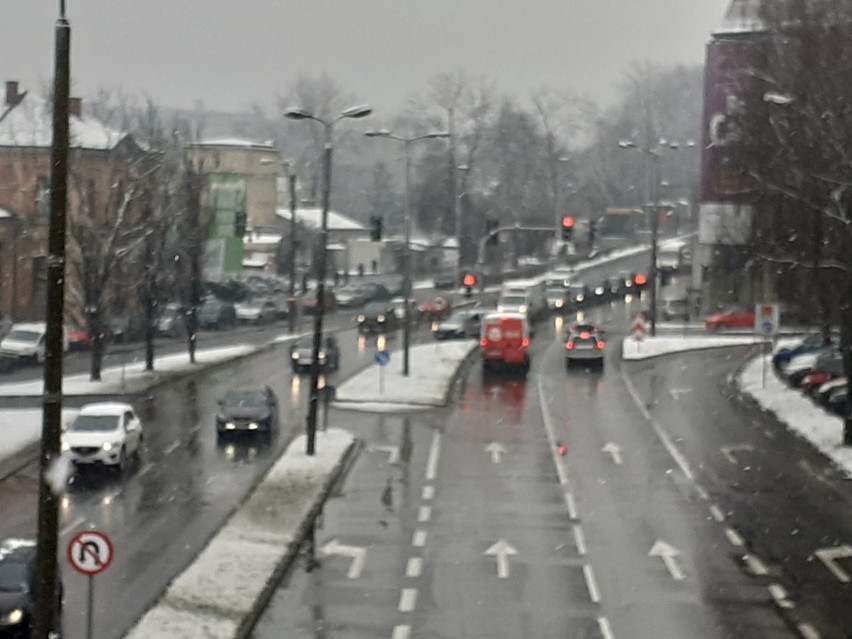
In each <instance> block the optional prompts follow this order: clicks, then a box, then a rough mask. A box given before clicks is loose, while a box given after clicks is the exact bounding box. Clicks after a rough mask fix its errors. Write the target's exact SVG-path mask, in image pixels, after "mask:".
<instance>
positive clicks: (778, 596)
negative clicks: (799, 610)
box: [769, 584, 796, 609]
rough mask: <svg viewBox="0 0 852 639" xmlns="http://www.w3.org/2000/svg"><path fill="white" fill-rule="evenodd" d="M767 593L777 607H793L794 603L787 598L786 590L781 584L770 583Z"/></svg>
mask: <svg viewBox="0 0 852 639" xmlns="http://www.w3.org/2000/svg"><path fill="white" fill-rule="evenodd" d="M769 595H770V596H771V597H772V600H773V601H774V602H775V604H776V605H777V606H778V607H779V608H788V609H790V608H795V607H796V604H794V603H793V602H792V601H790V600H789V599H788V598H787V591H786V590H785V589H784V586H782V585H781V584H770V585H769Z"/></svg>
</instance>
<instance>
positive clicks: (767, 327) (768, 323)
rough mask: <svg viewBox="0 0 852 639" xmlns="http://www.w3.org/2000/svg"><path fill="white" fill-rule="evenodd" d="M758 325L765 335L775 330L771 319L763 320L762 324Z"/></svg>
mask: <svg viewBox="0 0 852 639" xmlns="http://www.w3.org/2000/svg"><path fill="white" fill-rule="evenodd" d="M760 327H761V328H762V329H763V332H764V333H765V334H766V335H771V334H772V333H773V332H774V331H775V324H773V323H772V320H771V319H765V320H763V324H761V325H760Z"/></svg>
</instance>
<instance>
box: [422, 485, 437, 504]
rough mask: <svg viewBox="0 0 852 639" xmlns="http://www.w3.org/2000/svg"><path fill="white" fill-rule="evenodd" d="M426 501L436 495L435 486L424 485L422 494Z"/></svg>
mask: <svg viewBox="0 0 852 639" xmlns="http://www.w3.org/2000/svg"><path fill="white" fill-rule="evenodd" d="M420 496H421V497H422V498H423V500H424V501H429V500H430V499H432V498H433V497H434V496H435V487H434V486H423V492H422V493H421V494H420Z"/></svg>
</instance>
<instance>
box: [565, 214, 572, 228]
mask: <svg viewBox="0 0 852 639" xmlns="http://www.w3.org/2000/svg"><path fill="white" fill-rule="evenodd" d="M562 228H564V229H570V228H574V218H573V217H571V216H570V215H566V216H565V217H563V218H562Z"/></svg>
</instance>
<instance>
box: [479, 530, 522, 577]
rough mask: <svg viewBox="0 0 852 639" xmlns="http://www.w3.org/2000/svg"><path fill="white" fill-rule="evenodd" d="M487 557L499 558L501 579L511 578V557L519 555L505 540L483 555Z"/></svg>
mask: <svg viewBox="0 0 852 639" xmlns="http://www.w3.org/2000/svg"><path fill="white" fill-rule="evenodd" d="M483 554H484V555H485V556H486V557H497V576H498V577H499V578H500V579H508V577H509V555H517V554H518V551H517V550H515V549H514V547H513V546H512V545H511V544H510V543H509V542H508V541H506V540H505V539H500V540H499V541H498V542H497V543H495V544H494V545H493V546H491V547H490V548H489V549H488V550H486V551H485V552H484V553H483Z"/></svg>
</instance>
